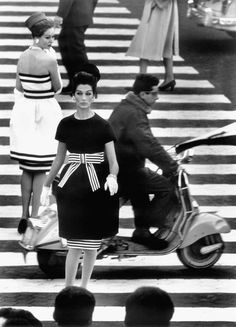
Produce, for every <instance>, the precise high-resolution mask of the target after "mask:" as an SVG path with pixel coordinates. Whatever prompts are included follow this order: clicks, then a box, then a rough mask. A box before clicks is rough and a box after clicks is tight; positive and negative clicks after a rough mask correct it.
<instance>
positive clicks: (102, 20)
mask: <svg viewBox="0 0 236 327" xmlns="http://www.w3.org/2000/svg"><path fill="white" fill-rule="evenodd" d="M55 12H56V10H55ZM48 16H50V15H48ZM27 18H28V16H24V17H23V18H22V16H20V17H17V16H5V15H4V16H0V23H3V22H8V21H9V19H12V20H11V21H12V22H17V23H19V22H22V23H23V22H24V21H25V19H27ZM51 18H52V17H51ZM93 21H94V24H95V25H109V26H110V25H121V26H133V25H134V26H135V27H136V26H137V25H138V24H139V20H138V19H136V18H132V19H130V18H125V17H123V18H120V17H119V18H117V17H94V19H93ZM14 29H15V27H7V26H4V29H3V30H2V29H1V33H8V32H9V34H12V32H13V31H14ZM20 29H21V31H22V32H23V31H24V32H25V33H26V34H28V33H29V31H28V29H27V28H25V27H20ZM56 31H58V30H56ZM18 33H19V32H18Z"/></svg>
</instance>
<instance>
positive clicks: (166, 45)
mask: <svg viewBox="0 0 236 327" xmlns="http://www.w3.org/2000/svg"><path fill="white" fill-rule="evenodd" d="M178 53H179V32H178V6H177V0H146V1H145V4H144V9H143V14H142V18H141V22H140V25H139V27H138V29H137V32H136V34H135V36H134V38H133V40H132V42H131V45H130V47H129V49H128V51H127V55H128V56H131V57H138V58H140V73H146V72H147V66H148V63H149V61H159V60H161V59H163V64H164V68H165V76H164V81H163V82H162V84H161V85H160V86H159V90H161V91H164V90H168V89H171V90H173V89H174V87H175V84H176V82H175V79H174V74H173V55H178Z"/></svg>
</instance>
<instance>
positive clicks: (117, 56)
mask: <svg viewBox="0 0 236 327" xmlns="http://www.w3.org/2000/svg"><path fill="white" fill-rule="evenodd" d="M31 44H32V42H27V43H26V46H27V45H31ZM21 53H22V52H20V51H0V58H2V59H4V58H5V59H18V58H19V56H20V54H21ZM87 54H88V57H89V59H90V60H126V61H136V60H137V58H134V57H130V56H126V54H125V52H115V53H112V52H103V55H102V57H101V54H100V52H88V53H87ZM56 56H57V59H61V55H60V53H57V54H56ZM176 59H179V61H180V57H176Z"/></svg>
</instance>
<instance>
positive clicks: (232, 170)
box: [0, 146, 236, 176]
mask: <svg viewBox="0 0 236 327" xmlns="http://www.w3.org/2000/svg"><path fill="white" fill-rule="evenodd" d="M0 155H9V146H5V147H4V146H1V147H0ZM12 163H13V164H12V165H8V164H6V165H4V164H2V165H0V175H16V176H18V175H21V173H22V171H21V170H20V169H19V167H18V164H17V162H16V161H12ZM14 163H15V164H14ZM146 166H147V167H148V168H150V169H152V170H154V171H156V170H157V166H156V165H154V164H152V163H147V165H146ZM182 166H183V167H184V168H185V170H186V171H187V172H188V173H189V174H190V175H200V174H201V175H210V174H217V175H231V174H232V175H235V174H236V164H214V165H209V164H206V165H203V164H199V165H194V164H191V163H190V164H187V165H182Z"/></svg>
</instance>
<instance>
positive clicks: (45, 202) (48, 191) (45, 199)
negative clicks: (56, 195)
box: [40, 186, 51, 207]
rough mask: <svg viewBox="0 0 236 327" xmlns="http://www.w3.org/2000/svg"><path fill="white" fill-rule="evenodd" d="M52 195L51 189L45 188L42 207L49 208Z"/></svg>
mask: <svg viewBox="0 0 236 327" xmlns="http://www.w3.org/2000/svg"><path fill="white" fill-rule="evenodd" d="M50 194H51V189H50V187H49V186H43V189H42V193H41V197H40V202H41V204H42V206H45V207H46V206H49V196H50Z"/></svg>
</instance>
